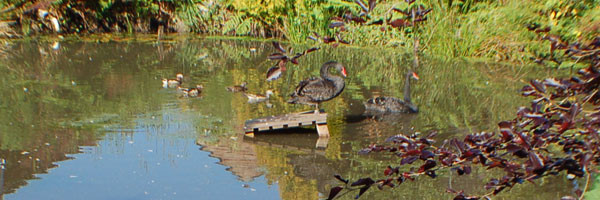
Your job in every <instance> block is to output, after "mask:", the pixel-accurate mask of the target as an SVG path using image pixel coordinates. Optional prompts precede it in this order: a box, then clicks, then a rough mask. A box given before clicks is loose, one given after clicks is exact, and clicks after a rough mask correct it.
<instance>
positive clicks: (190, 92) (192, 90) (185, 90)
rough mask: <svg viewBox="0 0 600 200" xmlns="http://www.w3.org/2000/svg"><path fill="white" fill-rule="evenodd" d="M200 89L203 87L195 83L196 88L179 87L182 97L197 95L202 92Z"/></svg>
mask: <svg viewBox="0 0 600 200" xmlns="http://www.w3.org/2000/svg"><path fill="white" fill-rule="evenodd" d="M202 89H204V87H203V86H202V85H196V88H182V87H180V88H179V90H181V91H182V92H183V96H184V97H197V96H198V95H200V93H201V92H202Z"/></svg>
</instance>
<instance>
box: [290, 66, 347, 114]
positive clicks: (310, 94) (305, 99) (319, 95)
mask: <svg viewBox="0 0 600 200" xmlns="http://www.w3.org/2000/svg"><path fill="white" fill-rule="evenodd" d="M332 67H333V68H335V69H336V70H338V71H339V72H340V73H341V74H342V76H344V77H346V76H347V74H346V68H345V67H344V66H343V65H342V64H340V63H338V62H336V61H329V62H326V63H325V64H323V66H321V71H320V75H321V77H318V78H317V77H312V78H308V79H305V80H303V81H300V83H299V84H298V86H296V90H295V91H294V92H293V93H292V94H291V95H290V96H291V98H290V100H288V103H291V104H305V105H314V106H315V108H316V111H315V113H319V103H321V102H324V101H328V100H331V99H333V98H335V97H337V96H338V95H340V93H342V91H343V90H344V87H345V86H346V83H345V82H344V78H342V77H340V76H336V75H331V73H329V69H330V68H332Z"/></svg>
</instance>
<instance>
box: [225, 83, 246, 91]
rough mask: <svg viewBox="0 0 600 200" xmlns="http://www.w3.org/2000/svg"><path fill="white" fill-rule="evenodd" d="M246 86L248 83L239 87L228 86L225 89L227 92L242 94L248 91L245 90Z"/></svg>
mask: <svg viewBox="0 0 600 200" xmlns="http://www.w3.org/2000/svg"><path fill="white" fill-rule="evenodd" d="M247 84H248V83H246V82H243V83H242V84H241V85H234V86H229V87H227V91H230V92H244V91H246V90H248V88H246V85H247Z"/></svg>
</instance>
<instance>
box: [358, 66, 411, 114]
mask: <svg viewBox="0 0 600 200" xmlns="http://www.w3.org/2000/svg"><path fill="white" fill-rule="evenodd" d="M411 78H414V79H415V80H419V76H418V75H417V73H415V72H413V71H408V73H406V81H405V83H404V101H402V100H400V99H398V98H394V97H375V98H371V99H369V100H367V102H365V109H366V110H367V111H368V112H378V113H416V112H419V108H418V107H417V106H416V105H414V104H413V103H412V102H411V100H410V79H411Z"/></svg>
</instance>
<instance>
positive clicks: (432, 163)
mask: <svg viewBox="0 0 600 200" xmlns="http://www.w3.org/2000/svg"><path fill="white" fill-rule="evenodd" d="M436 164H437V163H436V162H435V161H433V160H427V161H425V164H423V165H421V167H419V173H422V172H424V171H427V170H429V169H431V168H434V167H435V166H436Z"/></svg>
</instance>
